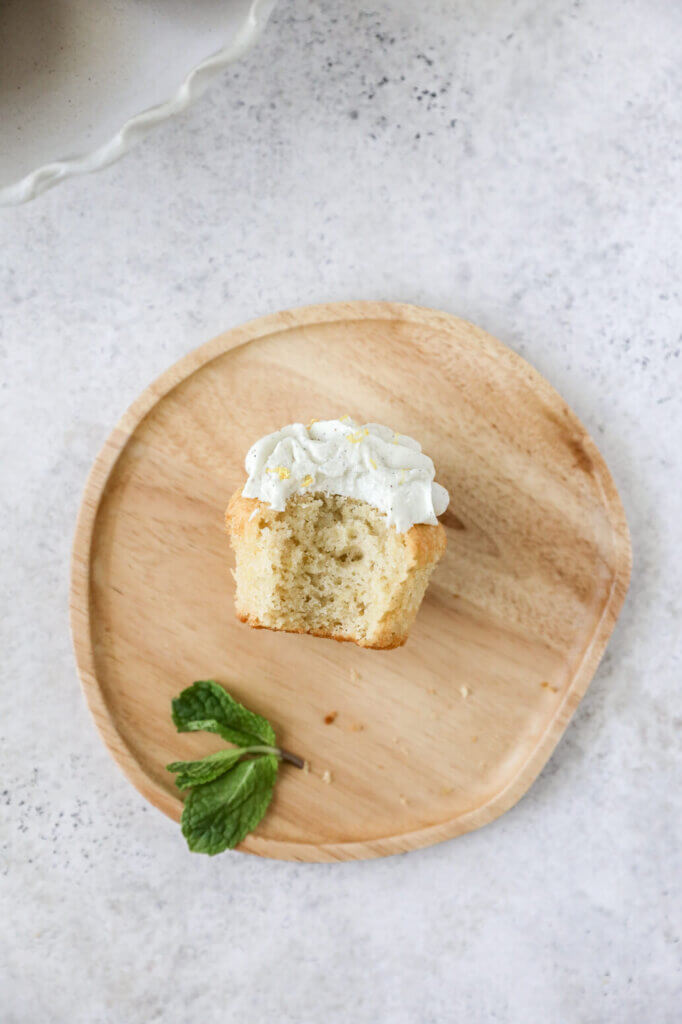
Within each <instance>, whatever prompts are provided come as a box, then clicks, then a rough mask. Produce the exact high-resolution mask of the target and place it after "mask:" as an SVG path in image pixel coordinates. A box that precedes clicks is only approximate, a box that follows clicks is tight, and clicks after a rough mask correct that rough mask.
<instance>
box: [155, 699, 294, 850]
mask: <svg viewBox="0 0 682 1024" xmlns="http://www.w3.org/2000/svg"><path fill="white" fill-rule="evenodd" d="M172 709H173V710H172V716H173V722H174V723H175V727H176V729H177V730H178V732H197V731H200V730H201V731H205V732H213V733H217V734H218V735H219V736H222V738H223V739H224V740H227V742H228V743H233V744H234V746H233V747H231V748H229V749H226V750H219V751H217V752H216V753H214V754H208V755H207V756H206V757H203V758H201V759H200V760H198V761H173V762H172V764H169V765H167V768H168V771H170V772H173V773H174V774H175V775H176V779H175V783H176V785H177V786H178V787H179V788H180V789H188V790H189V793H188V795H187V798H186V799H185V805H184V807H183V811H182V819H181V825H182V834H183V835H184V837H185V839H186V840H187V845H188V846H189V848H190V850H192V851H194V852H196V853H207V854H209V855H210V856H213V855H214V854H216V853H222V851H223V850H231V849H233V848H234V847H235V846H236V845H237V844H238V843H240V842H241V841H242V839H243V838H244V837H245V836H246V835H248V833H249V832H252V831H253V829H254V828H255V827H256V825H258V823H259V822H260V821H261V819H262V818H263V816H264V815H265V812H266V811H267V809H268V806H269V804H270V800H271V799H272V793H273V790H274V787H275V782H276V779H277V770H278V768H279V762H280V760H282V761H289V762H290V763H291V764H294V765H296V767H297V768H303V767H304V761H302V759H301V758H300V757H296V755H295V754H290V753H289V752H288V751H286V750H282V749H281V748H280V747H277V746H276V745H275V744H276V738H275V731H274V729H273V728H272V726H271V725H270V723H269V722H268V720H267V719H266V718H263V716H262V715H257V714H255V712H253V711H249V710H248V709H247V708H245V707H244V706H243V705H242V704H239V703H238V701H236V700H235V699H234V698H233V697H231V696H230V695H229V693H227V691H226V690H224V689H223V688H222V686H219V685H218V683H216V682H214V681H213V680H212V679H204V680H200V681H199V682H196V683H193V684H192V686H189V687H188V688H187V689H186V690H183V691H182V693H181V694H180V695H179V697H176V698H175V699H174V701H173V704H172Z"/></svg>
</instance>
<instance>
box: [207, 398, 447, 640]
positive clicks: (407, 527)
mask: <svg viewBox="0 0 682 1024" xmlns="http://www.w3.org/2000/svg"><path fill="white" fill-rule="evenodd" d="M245 468H246V472H247V474H248V479H247V481H246V483H245V484H244V486H243V487H242V488H241V489H240V490H238V491H237V492H236V493H235V494H234V495H233V496H232V498H231V500H230V503H229V505H228V507H227V511H226V513H225V523H226V527H227V529H228V531H229V534H230V538H231V542H232V547H233V548H234V551H235V556H236V571H235V579H236V585H237V587H236V596H235V605H236V609H237V615H238V617H239V618H240V619H241V620H242V621H243V622H247V623H248V624H249V625H250V626H253V627H255V628H258V629H274V630H284V631H286V632H291V633H311V634H313V635H314V636H320V637H328V638H330V639H333V640H347V641H350V642H352V643H355V644H358V645H359V646H360V647H373V648H379V649H388V648H392V647H399V646H400V645H401V644H404V643H405V641H406V640H407V636H408V633H409V630H410V626H411V625H412V623H413V621H414V619H415V616H416V614H417V612H418V610H419V606H420V604H421V602H422V598H423V597H424V593H425V591H426V588H427V586H428V582H429V579H430V576H431V573H432V572H433V569H434V568H435V566H436V564H437V562H438V560H439V559H440V558H441V556H442V555H443V552H444V551H445V544H446V540H445V530H444V529H443V527H442V525H441V524H440V523H439V522H438V518H437V517H438V516H439V515H442V514H443V512H445V510H446V508H447V506H448V503H449V496H448V493H447V491H446V490H445V488H444V487H442V486H441V485H440V484H437V483H436V482H435V479H434V478H435V469H434V465H433V462H432V461H431V459H430V458H429V457H428V456H427V455H425V454H424V453H423V452H422V450H421V446H420V445H419V443H418V442H417V441H415V440H413V438H411V437H407V436H405V435H404V434H397V433H395V432H394V431H393V430H391V429H390V428H389V427H385V426H381V425H380V424H378V423H366V424H364V425H362V426H361V425H358V424H357V423H354V422H353V421H352V420H351V419H349V418H348V417H344V418H343V419H337V420H320V421H315V420H313V421H312V423H310V425H309V426H307V427H306V426H305V425H304V424H303V423H292V424H291V425H289V426H287V427H283V428H282V430H278V431H276V432H275V433H273V434H268V435H267V436H266V437H263V438H261V440H260V441H257V442H256V443H255V444H254V445H253V446H252V448H251V449H250V450H249V452H248V454H247V456H246V461H245Z"/></svg>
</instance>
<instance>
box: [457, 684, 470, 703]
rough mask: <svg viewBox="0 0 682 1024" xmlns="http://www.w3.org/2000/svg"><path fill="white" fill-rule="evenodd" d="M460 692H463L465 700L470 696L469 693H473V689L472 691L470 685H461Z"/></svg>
mask: <svg viewBox="0 0 682 1024" xmlns="http://www.w3.org/2000/svg"><path fill="white" fill-rule="evenodd" d="M459 692H460V693H461V694H462V696H463V697H464V699H465V700H466V698H467V697H468V696H469V694H470V693H471V691H470V689H469V687H468V686H460V688H459Z"/></svg>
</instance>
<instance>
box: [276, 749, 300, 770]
mask: <svg viewBox="0 0 682 1024" xmlns="http://www.w3.org/2000/svg"><path fill="white" fill-rule="evenodd" d="M279 756H280V757H281V758H282V760H283V761H288V762H289V764H293V765H295V766H296V767H297V768H305V761H304V760H303V758H302V757H299V756H298V754H292V753H291V752H290V751H289V750H283V749H282V748H280V750H279Z"/></svg>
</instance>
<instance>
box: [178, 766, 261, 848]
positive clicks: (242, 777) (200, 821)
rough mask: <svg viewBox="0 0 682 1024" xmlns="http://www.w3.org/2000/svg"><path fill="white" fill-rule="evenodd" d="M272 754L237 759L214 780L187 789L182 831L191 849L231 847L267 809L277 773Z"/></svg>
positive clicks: (252, 827)
mask: <svg viewBox="0 0 682 1024" xmlns="http://www.w3.org/2000/svg"><path fill="white" fill-rule="evenodd" d="M277 764H278V762H277V758H276V757H274V756H273V755H271V754H268V755H265V756H263V757H257V758H255V759H254V760H250V761H240V762H239V764H237V765H236V766H235V767H234V768H232V769H231V770H230V771H228V772H227V773H226V774H225V775H221V776H219V778H217V779H214V780H213V782H207V783H205V785H202V786H197V788H196V789H192V790H190V793H189V795H188V797H187V799H186V800H185V806H184V808H183V812H182V834H183V835H184V837H185V839H186V840H187V845H188V846H189V848H190V850H192V851H193V852H194V853H207V854H209V855H210V856H213V855H214V854H216V853H222V851H223V850H228V849H229V850H231V849H233V847H235V846H236V845H237V844H238V843H240V842H241V841H242V839H243V838H244V836H246V835H247V834H248V833H249V832H251V831H252V830H253V829H254V828H255V827H256V825H257V824H258V823H259V821H260V820H261V818H262V817H263V815H264V814H265V812H266V811H267V809H268V804H269V803H270V800H271V798H272V791H273V788H274V785H275V779H276V777H277Z"/></svg>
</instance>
